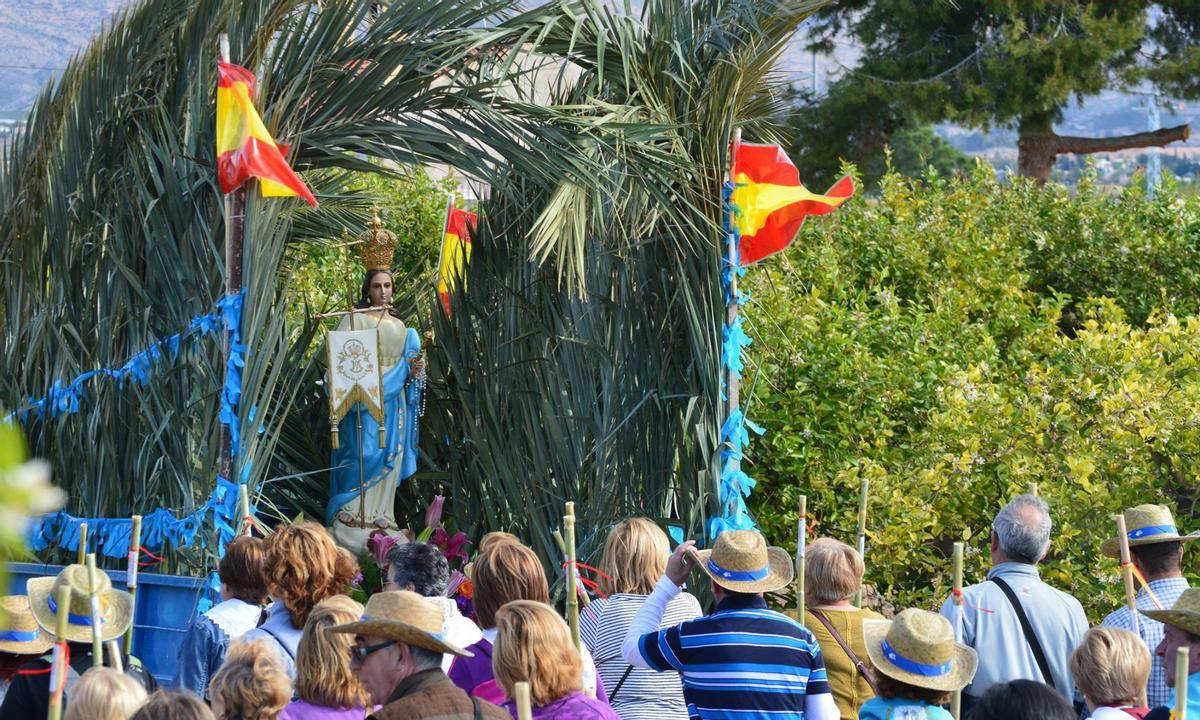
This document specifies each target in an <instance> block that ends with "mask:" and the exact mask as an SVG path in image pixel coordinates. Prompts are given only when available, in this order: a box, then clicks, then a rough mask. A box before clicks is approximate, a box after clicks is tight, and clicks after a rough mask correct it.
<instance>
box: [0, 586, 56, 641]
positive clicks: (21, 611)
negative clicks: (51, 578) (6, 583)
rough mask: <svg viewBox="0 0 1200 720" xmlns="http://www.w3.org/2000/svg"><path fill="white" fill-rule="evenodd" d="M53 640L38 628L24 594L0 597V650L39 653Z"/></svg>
mask: <svg viewBox="0 0 1200 720" xmlns="http://www.w3.org/2000/svg"><path fill="white" fill-rule="evenodd" d="M53 644H54V641H53V640H51V639H50V637H49V636H48V635H46V633H44V632H42V631H41V630H40V629H39V628H38V624H37V620H34V619H33V613H31V612H30V611H29V598H28V597H26V596H24V595H5V596H4V597H0V652H6V653H12V654H14V655H41V654H42V653H44V652H46V651H47V650H49V649H50V646H51V645H53Z"/></svg>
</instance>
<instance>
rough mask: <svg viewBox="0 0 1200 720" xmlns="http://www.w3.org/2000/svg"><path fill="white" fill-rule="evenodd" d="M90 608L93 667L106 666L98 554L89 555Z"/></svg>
mask: <svg viewBox="0 0 1200 720" xmlns="http://www.w3.org/2000/svg"><path fill="white" fill-rule="evenodd" d="M87 573H88V607H89V609H90V610H91V617H92V667H100V666H101V665H103V664H104V642H103V641H102V640H101V639H100V630H101V628H100V597H99V596H98V595H96V586H97V585H98V584H99V583H97V582H96V554H95V553H88V556H87Z"/></svg>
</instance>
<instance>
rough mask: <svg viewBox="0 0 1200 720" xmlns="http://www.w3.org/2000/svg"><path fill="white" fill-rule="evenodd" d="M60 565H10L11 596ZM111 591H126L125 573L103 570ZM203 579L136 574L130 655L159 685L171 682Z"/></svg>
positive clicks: (193, 614)
mask: <svg viewBox="0 0 1200 720" xmlns="http://www.w3.org/2000/svg"><path fill="white" fill-rule="evenodd" d="M62 569H63V566H62V565H40V564H37V563H9V564H8V576H9V578H8V579H9V587H10V594H12V595H24V594H25V581H27V580H29V579H30V578H36V577H46V576H54V575H57V574H58V573H59V572H61V571H62ZM104 572H106V573H108V576H109V578H111V579H112V584H113V587H114V588H117V589H119V590H124V589H125V572H124V571H122V570H105V571H104ZM205 588H206V583H205V580H204V578H194V577H185V576H182V575H160V574H158V573H147V572H141V573H138V587H137V593H138V596H137V608H136V609H135V610H134V617H133V627H134V630H133V654H134V655H135V656H136V657H137V658H139V659H140V660H141V661H142V662H143V663H144V664H145V665H146V667H147V669H149V670H150V672H152V673H154V677H155V678H157V679H158V682H159V683H160V684H162V685H167V684H168V683H170V682H171V678H172V677H173V676H174V675H175V663H176V660H177V658H178V655H179V646H180V645H181V644H182V642H183V635H184V633H186V632H187V629H188V626H190V625H191V624H192V619H193V618H195V617H196V606H197V604H198V603H199V602H200V599H201V598H203V597H204V593H205Z"/></svg>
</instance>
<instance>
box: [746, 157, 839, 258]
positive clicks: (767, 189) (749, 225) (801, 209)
mask: <svg viewBox="0 0 1200 720" xmlns="http://www.w3.org/2000/svg"><path fill="white" fill-rule="evenodd" d="M733 179H734V189H733V202H734V204H735V205H737V207H738V213H737V221H736V222H737V228H738V232H739V233H740V235H741V238H740V241H739V243H738V255H739V259H740V261H741V264H742V265H743V266H745V265H750V264H751V263H756V262H758V261H759V260H762V259H763V258H765V257H769V256H771V255H774V254H775V253H777V252H779V251H780V250H783V249H784V248H786V247H787V246H788V245H790V244H791V243H792V240H794V239H795V238H796V233H797V232H799V231H800V226H801V225H802V224H804V218H806V217H808V216H809V215H824V214H825V213H829V212H833V211H834V210H835V209H836V208H837V207H838V206H839V205H841V204H842V203H843V202H845V201H846V198H848V197H850V196H851V195H853V194H854V180H853V179H851V178H850V176H849V175H847V176H846V177H843V178H842V179H841V180H838V181H837V184H835V185H834V186H833V187H831V188H830V189H829V192H827V193H826V194H824V195H817V194H816V193H812V192H809V190H808V188H806V187H804V185H803V184H801V182H800V173H799V172H798V171H797V170H796V166H795V165H793V164H792V161H791V160H790V159H788V156H787V153H785V152H784V151H783V148H781V147H779V146H778V145H757V144H754V143H740V144H738V145H737V146H736V150H735V153H734V163H733Z"/></svg>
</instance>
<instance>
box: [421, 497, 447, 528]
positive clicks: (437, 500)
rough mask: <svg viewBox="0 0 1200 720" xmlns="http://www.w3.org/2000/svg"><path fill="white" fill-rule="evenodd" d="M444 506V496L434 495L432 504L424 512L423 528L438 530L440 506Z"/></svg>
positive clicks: (440, 518) (440, 516) (440, 520)
mask: <svg viewBox="0 0 1200 720" xmlns="http://www.w3.org/2000/svg"><path fill="white" fill-rule="evenodd" d="M445 504H446V496H445V495H434V496H433V502H431V503H429V508H428V509H426V510H425V527H427V528H439V527H441V526H442V506H443V505H445Z"/></svg>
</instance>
